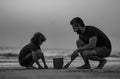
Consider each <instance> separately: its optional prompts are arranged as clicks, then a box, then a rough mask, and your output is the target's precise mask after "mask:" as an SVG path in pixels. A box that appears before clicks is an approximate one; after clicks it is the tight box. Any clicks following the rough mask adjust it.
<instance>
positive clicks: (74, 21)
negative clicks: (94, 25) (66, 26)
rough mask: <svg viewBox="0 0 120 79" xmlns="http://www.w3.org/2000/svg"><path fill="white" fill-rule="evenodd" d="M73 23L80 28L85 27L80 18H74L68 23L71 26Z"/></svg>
mask: <svg viewBox="0 0 120 79" xmlns="http://www.w3.org/2000/svg"><path fill="white" fill-rule="evenodd" d="M74 23H77V24H80V25H81V26H82V27H85V24H84V22H83V20H82V19H81V18H80V17H75V18H73V19H72V20H71V21H70V24H71V25H73V24H74Z"/></svg>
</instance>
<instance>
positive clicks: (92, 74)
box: [0, 57, 120, 79]
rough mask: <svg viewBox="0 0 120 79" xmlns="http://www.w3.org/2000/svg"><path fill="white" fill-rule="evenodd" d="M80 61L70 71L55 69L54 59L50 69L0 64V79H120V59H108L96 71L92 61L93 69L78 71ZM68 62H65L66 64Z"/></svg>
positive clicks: (13, 63) (16, 64) (94, 63)
mask: <svg viewBox="0 0 120 79" xmlns="http://www.w3.org/2000/svg"><path fill="white" fill-rule="evenodd" d="M80 59H81V58H77V59H76V60H75V61H74V62H73V63H72V64H71V65H70V67H69V68H68V69H54V68H53V62H52V59H51V60H50V61H46V62H47V65H48V66H49V69H25V68H23V67H21V66H20V65H19V64H18V62H15V61H14V62H9V63H8V62H4V63H2V64H0V79H120V58H115V57H110V58H108V59H107V60H108V62H107V64H106V65H105V67H104V68H103V69H101V70H100V69H94V67H95V66H97V64H98V63H97V62H94V61H90V62H91V66H92V69H81V70H79V69H76V68H75V67H77V66H80V65H82V64H83V61H82V60H80ZM68 61H69V60H64V64H65V63H67V62H68ZM40 62H41V61H40ZM34 66H36V65H35V64H34Z"/></svg>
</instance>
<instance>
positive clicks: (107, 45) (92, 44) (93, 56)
mask: <svg viewBox="0 0 120 79" xmlns="http://www.w3.org/2000/svg"><path fill="white" fill-rule="evenodd" d="M70 24H71V25H72V28H73V30H74V32H76V33H77V34H78V35H79V39H78V40H77V42H76V44H77V49H76V50H75V51H74V52H73V54H72V55H71V61H70V62H68V63H67V64H66V65H65V66H64V68H68V67H69V65H70V64H71V63H72V61H73V60H74V59H75V58H76V57H77V56H78V53H80V54H81V57H82V58H83V60H84V62H85V64H84V65H82V66H80V67H77V69H90V68H91V67H90V63H89V60H94V61H99V65H98V66H97V67H96V68H95V69H102V68H103V67H104V65H105V63H106V62H107V61H106V59H105V57H108V56H109V55H110V53H111V48H112V47H111V42H110V40H109V38H108V37H107V36H106V35H105V34H104V33H103V32H102V31H101V30H100V29H98V28H96V27H94V26H85V24H84V22H83V20H82V19H81V18H79V17H75V18H73V19H72V20H71V22H70Z"/></svg>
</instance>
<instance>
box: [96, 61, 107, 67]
mask: <svg viewBox="0 0 120 79" xmlns="http://www.w3.org/2000/svg"><path fill="white" fill-rule="evenodd" d="M106 62H107V60H106V59H103V60H102V61H100V64H99V65H98V66H97V67H96V68H95V69H102V68H103V67H104V65H105V64H106Z"/></svg>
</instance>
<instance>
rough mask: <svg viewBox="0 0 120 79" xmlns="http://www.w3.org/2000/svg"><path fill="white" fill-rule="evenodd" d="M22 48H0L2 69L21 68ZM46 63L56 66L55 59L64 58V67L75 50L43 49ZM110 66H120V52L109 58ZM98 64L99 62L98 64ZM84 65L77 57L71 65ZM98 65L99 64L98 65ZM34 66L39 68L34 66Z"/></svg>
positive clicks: (0, 66) (0, 65)
mask: <svg viewBox="0 0 120 79" xmlns="http://www.w3.org/2000/svg"><path fill="white" fill-rule="evenodd" d="M20 50H21V49H20V48H9V47H0V68H6V67H21V66H20V65H19V63H18V55H19V52H20ZM42 51H43V53H44V56H45V61H46V63H47V65H48V66H49V67H53V66H54V62H53V59H54V58H63V62H64V65H65V64H66V63H67V62H69V61H70V55H71V54H72V52H73V51H74V49H56V48H44V49H42ZM107 60H108V61H109V62H112V63H110V64H113V63H114V64H115V65H116V64H120V52H118V51H117V52H115V53H114V54H112V55H111V56H110V57H108V58H107ZM39 62H40V63H41V65H43V63H42V61H41V60H39ZM90 62H91V63H92V65H95V64H94V62H93V61H90ZM96 63H97V62H96ZM82 64H84V61H83V59H82V58H81V56H79V57H77V58H76V60H75V61H74V62H73V63H72V64H71V67H76V66H80V65H82ZM97 64H98V63H97ZM34 66H37V65H36V64H34Z"/></svg>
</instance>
